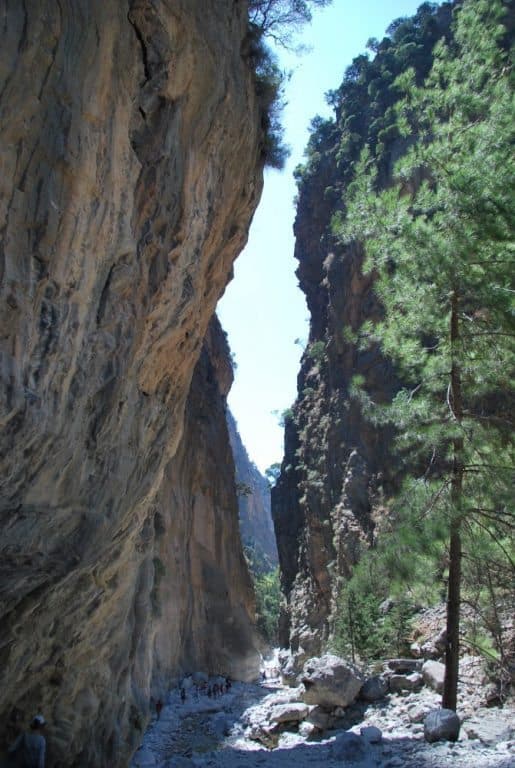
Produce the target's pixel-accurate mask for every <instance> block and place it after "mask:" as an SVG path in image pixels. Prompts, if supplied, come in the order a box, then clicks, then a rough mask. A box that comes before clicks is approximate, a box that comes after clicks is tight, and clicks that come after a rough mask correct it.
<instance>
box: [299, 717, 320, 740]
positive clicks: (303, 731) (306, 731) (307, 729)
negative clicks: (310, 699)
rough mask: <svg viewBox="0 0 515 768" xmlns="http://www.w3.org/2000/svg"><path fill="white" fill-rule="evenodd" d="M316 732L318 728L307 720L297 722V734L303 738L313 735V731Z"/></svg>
mask: <svg viewBox="0 0 515 768" xmlns="http://www.w3.org/2000/svg"><path fill="white" fill-rule="evenodd" d="M318 732H319V729H318V728H317V727H316V725H314V724H313V723H310V722H308V721H307V720H304V722H302V723H300V724H299V734H300V735H301V736H303V737H304V738H305V739H309V738H310V737H311V736H314V735H315V733H318Z"/></svg>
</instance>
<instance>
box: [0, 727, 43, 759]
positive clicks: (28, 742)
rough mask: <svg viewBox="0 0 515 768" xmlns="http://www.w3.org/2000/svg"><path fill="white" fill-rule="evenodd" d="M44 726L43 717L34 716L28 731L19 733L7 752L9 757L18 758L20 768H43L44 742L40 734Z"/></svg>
mask: <svg viewBox="0 0 515 768" xmlns="http://www.w3.org/2000/svg"><path fill="white" fill-rule="evenodd" d="M45 724H46V720H45V718H44V717H43V715H36V716H35V717H34V718H33V719H32V722H31V724H30V731H24V732H23V733H20V735H19V736H18V738H17V739H16V741H15V742H14V744H12V745H11V746H10V747H9V749H8V750H7V751H8V753H9V754H10V755H16V756H18V755H19V756H20V758H21V762H20V763H19V765H21V766H22V768H45V751H46V741H45V737H44V736H43V734H42V732H41V731H42V730H43V728H44V726H45Z"/></svg>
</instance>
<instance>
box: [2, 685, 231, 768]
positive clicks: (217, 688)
mask: <svg viewBox="0 0 515 768" xmlns="http://www.w3.org/2000/svg"><path fill="white" fill-rule="evenodd" d="M231 686H232V682H231V680H230V678H229V677H225V678H218V680H217V681H215V682H214V683H209V682H207V681H205V680H202V681H200V682H195V683H193V682H191V684H190V685H189V686H188V687H187V686H186V685H184V682H183V683H182V684H181V685H180V687H179V695H180V698H181V701H182V703H183V704H184V703H185V701H186V698H187V695H188V693H187V692H188V691H189V692H190V694H192V695H193V696H194V697H195V698H196V699H198V698H199V697H200V696H209V698H215V699H216V698H217V697H218V696H222V695H223V694H224V693H228V691H230V690H231ZM152 702H153V703H154V705H155V710H156V715H157V719H158V720H159V718H160V717H161V711H162V709H163V702H162V700H161V699H157V701H155V702H154V700H152ZM13 725H14V726H16V727H15V729H14V730H15V738H14V741H13V743H12V744H11V746H10V747H9V748H8V750H7V754H8V760H9V762H8V765H12V766H16V768H45V754H46V740H45V737H44V735H43V732H44V728H45V725H46V720H45V718H44V717H43V715H35V716H34V717H33V718H32V720H31V723H30V728H29V729H28V730H21V729H20V728H19V726H18V723H17V722H16V723H14V724H13ZM16 734H17V735H16Z"/></svg>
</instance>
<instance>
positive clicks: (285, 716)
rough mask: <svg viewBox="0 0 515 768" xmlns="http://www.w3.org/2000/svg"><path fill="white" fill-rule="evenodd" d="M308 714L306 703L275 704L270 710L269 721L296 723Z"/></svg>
mask: <svg viewBox="0 0 515 768" xmlns="http://www.w3.org/2000/svg"><path fill="white" fill-rule="evenodd" d="M308 714H309V707H308V706H307V705H306V704H300V703H291V704H277V705H276V706H275V707H274V708H273V709H272V711H271V714H270V722H271V723H298V722H299V721H300V720H304V719H305V718H306V717H307V716H308Z"/></svg>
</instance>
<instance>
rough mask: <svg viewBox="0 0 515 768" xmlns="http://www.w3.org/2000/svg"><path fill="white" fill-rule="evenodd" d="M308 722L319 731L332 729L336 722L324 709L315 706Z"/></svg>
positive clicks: (307, 719)
mask: <svg viewBox="0 0 515 768" xmlns="http://www.w3.org/2000/svg"><path fill="white" fill-rule="evenodd" d="M306 721H307V722H308V723H311V724H312V725H314V726H315V727H316V728H317V729H318V730H319V731H325V730H327V729H328V728H331V726H332V724H333V722H334V717H333V716H332V715H331V714H330V713H329V712H327V710H325V709H324V708H323V707H317V706H315V707H312V708H311V711H310V713H309V715H308V716H307V718H306Z"/></svg>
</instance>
